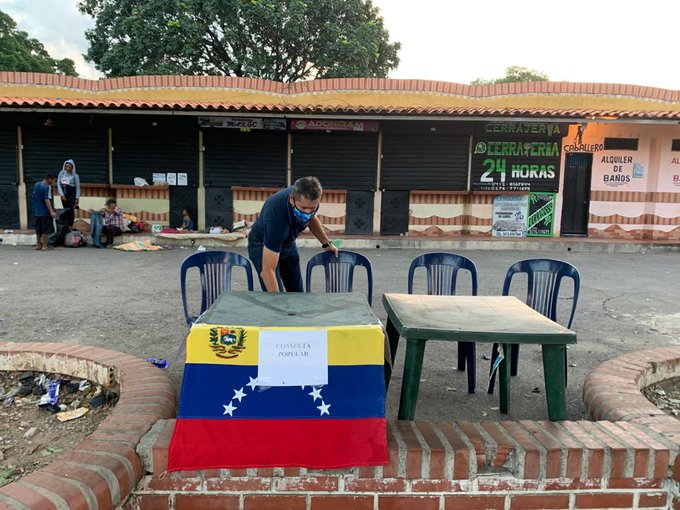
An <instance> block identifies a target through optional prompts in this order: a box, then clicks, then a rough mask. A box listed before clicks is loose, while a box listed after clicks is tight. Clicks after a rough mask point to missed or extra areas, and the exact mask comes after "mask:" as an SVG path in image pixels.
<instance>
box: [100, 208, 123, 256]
mask: <svg viewBox="0 0 680 510" xmlns="http://www.w3.org/2000/svg"><path fill="white" fill-rule="evenodd" d="M99 212H100V213H101V215H102V217H103V218H104V227H103V228H102V233H103V234H106V246H107V247H108V246H109V245H111V243H113V238H114V236H119V235H121V234H122V233H123V210H122V209H121V208H120V207H118V206H117V205H116V199H115V198H109V199H108V200H107V201H106V207H105V208H103V209H101V210H100V211H99Z"/></svg>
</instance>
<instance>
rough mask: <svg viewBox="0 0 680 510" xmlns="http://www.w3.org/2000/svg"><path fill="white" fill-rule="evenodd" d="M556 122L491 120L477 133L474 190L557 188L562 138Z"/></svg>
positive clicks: (473, 164) (550, 189)
mask: <svg viewBox="0 0 680 510" xmlns="http://www.w3.org/2000/svg"><path fill="white" fill-rule="evenodd" d="M566 133H567V126H565V125H562V124H554V123H545V124H540V123H529V122H506V123H489V124H485V125H483V127H482V128H481V129H480V130H479V131H478V133H477V134H476V135H475V138H474V143H473V153H472V189H473V190H475V191H557V188H558V186H559V167H560V155H561V143H562V137H563V136H564V135H565V134H566Z"/></svg>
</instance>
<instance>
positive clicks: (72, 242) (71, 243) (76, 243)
mask: <svg viewBox="0 0 680 510" xmlns="http://www.w3.org/2000/svg"><path fill="white" fill-rule="evenodd" d="M64 246H67V247H69V248H78V247H80V246H87V243H86V242H85V239H83V234H82V233H81V232H80V230H75V229H74V230H71V231H70V232H68V233H67V234H66V237H64Z"/></svg>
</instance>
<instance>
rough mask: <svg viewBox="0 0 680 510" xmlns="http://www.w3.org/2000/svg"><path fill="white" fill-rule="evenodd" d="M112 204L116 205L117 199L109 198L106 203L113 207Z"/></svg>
mask: <svg viewBox="0 0 680 510" xmlns="http://www.w3.org/2000/svg"><path fill="white" fill-rule="evenodd" d="M111 204H113V205H116V199H115V198H109V199H108V200H107V201H106V205H111Z"/></svg>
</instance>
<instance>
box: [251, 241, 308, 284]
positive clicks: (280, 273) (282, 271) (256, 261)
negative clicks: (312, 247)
mask: <svg viewBox="0 0 680 510" xmlns="http://www.w3.org/2000/svg"><path fill="white" fill-rule="evenodd" d="M263 248H264V245H263V244H262V243H261V242H257V241H250V240H249V241H248V257H249V258H250V261H251V262H252V263H253V266H255V271H256V272H257V275H258V278H259V279H260V287H262V290H266V289H267V287H266V286H265V284H264V281H263V280H262V277H261V276H260V273H261V272H262V249H263ZM276 278H277V280H278V281H279V287H281V284H282V283H283V288H281V289H280V290H281V291H282V292H283V290H284V289H285V291H286V292H304V288H303V286H302V273H301V271H300V255H299V254H298V250H297V246H296V245H295V243H291V244H289V245H287V246H284V247H283V248H281V252H280V253H279V264H278V266H277V267H276Z"/></svg>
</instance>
